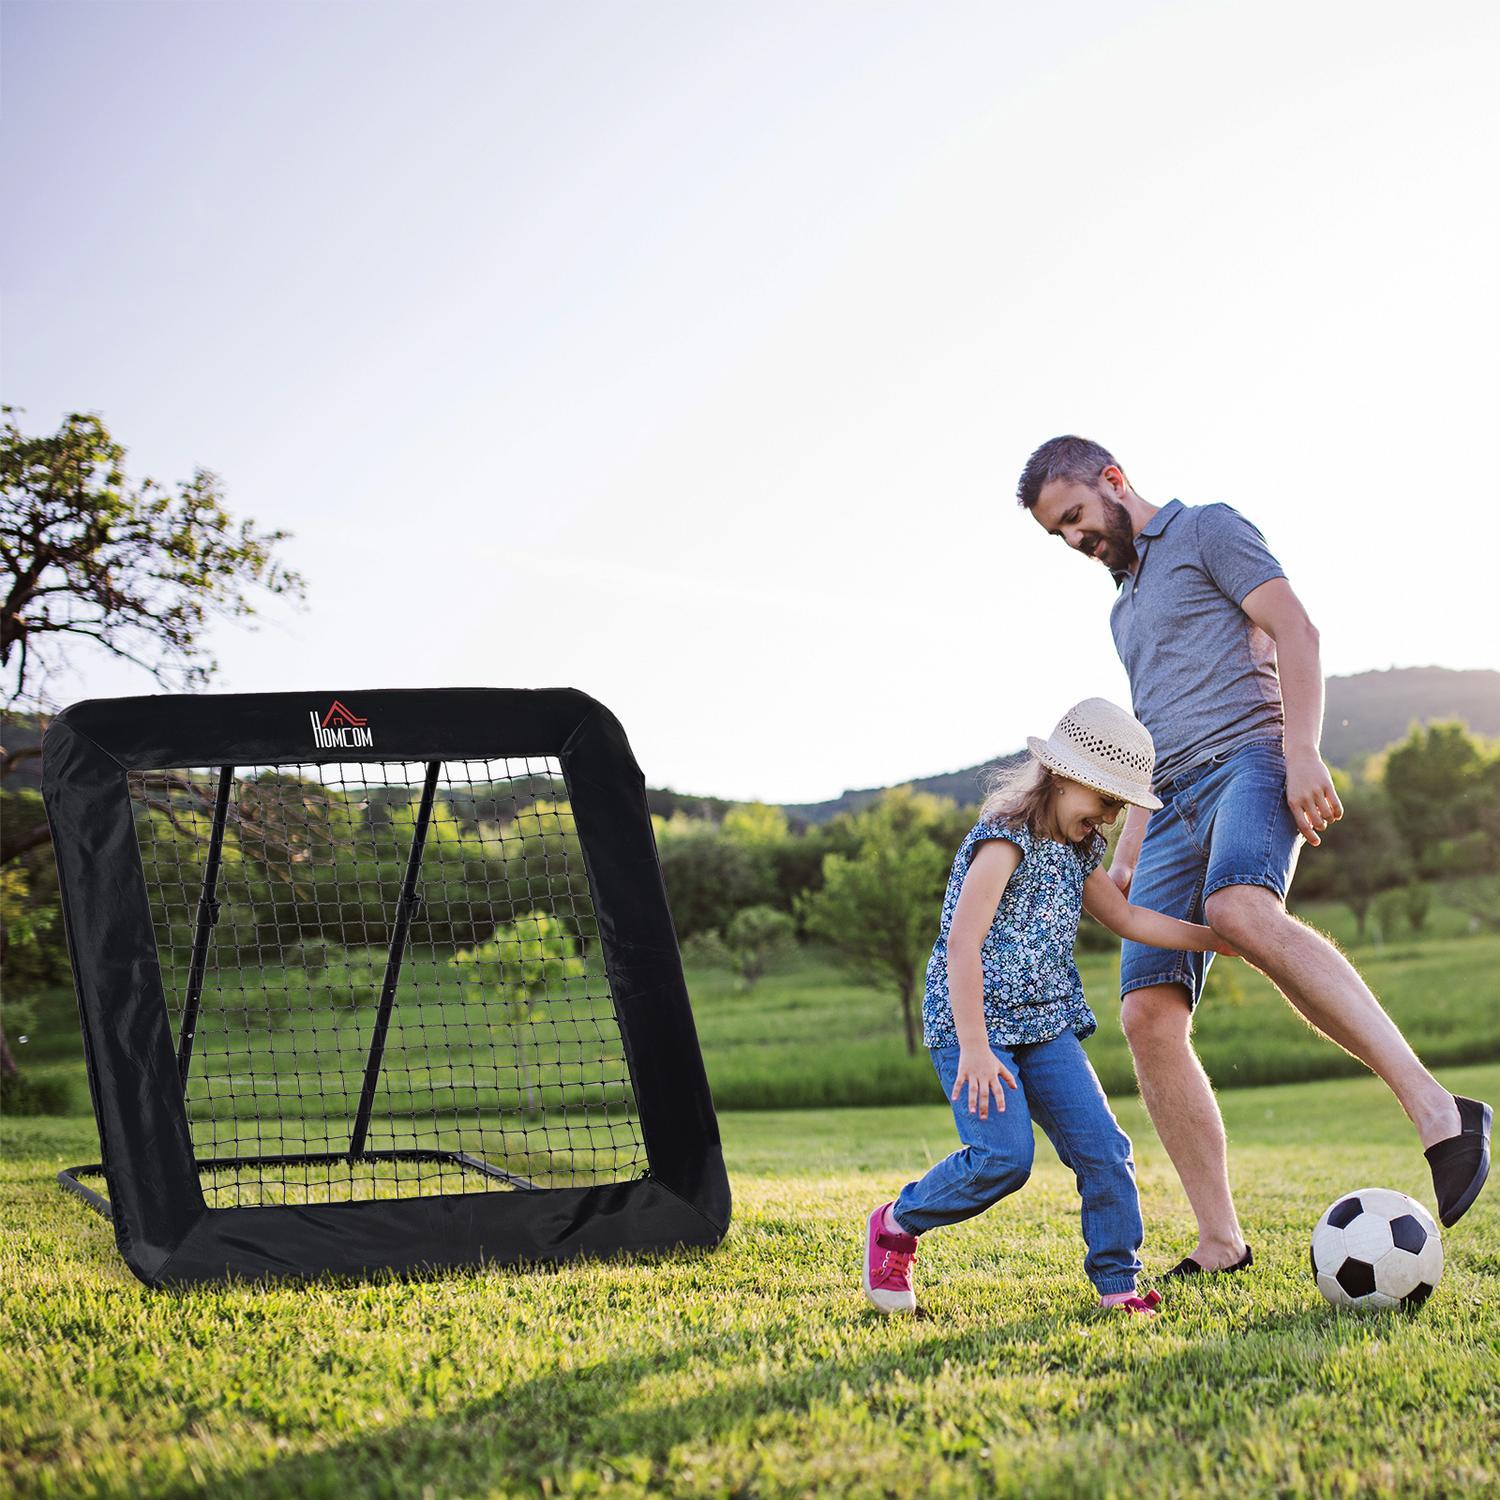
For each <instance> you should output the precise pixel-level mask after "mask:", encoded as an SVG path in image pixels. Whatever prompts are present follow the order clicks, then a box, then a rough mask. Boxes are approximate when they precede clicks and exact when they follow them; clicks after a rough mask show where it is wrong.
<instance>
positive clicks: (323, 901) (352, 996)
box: [128, 756, 648, 1208]
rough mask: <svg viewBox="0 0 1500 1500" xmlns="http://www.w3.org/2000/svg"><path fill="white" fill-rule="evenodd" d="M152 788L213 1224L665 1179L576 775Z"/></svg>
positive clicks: (161, 906)
mask: <svg viewBox="0 0 1500 1500" xmlns="http://www.w3.org/2000/svg"><path fill="white" fill-rule="evenodd" d="M128 781H129V789H130V797H131V803H132V809H133V813H134V824H135V830H136V836H137V840H138V843H139V848H140V856H141V864H142V868H143V871H144V874H145V878H146V888H147V893H148V897H149V902H150V908H151V919H152V926H153V929H154V934H155V939H156V950H157V955H158V958H159V961H160V964H161V970H162V982H163V991H164V994H165V998H166V1004H167V1008H168V1013H169V1016H170V1018H171V1023H172V1034H173V1040H174V1043H175V1046H176V1053H177V1065H178V1072H179V1080H180V1084H181V1087H182V1090H183V1100H184V1105H185V1109H186V1113H187V1121H188V1130H189V1134H190V1137H191V1143H192V1150H193V1155H194V1158H195V1162H196V1166H197V1169H198V1172H199V1175H200V1179H201V1183H202V1188H203V1193H204V1197H205V1201H206V1203H207V1204H208V1206H209V1207H212V1208H231V1207H258V1206H268V1205H296V1204H308V1203H337V1202H353V1201H358V1200H363V1199H373V1198H408V1197H418V1196H425V1195H430V1194H454V1193H477V1192H478V1193H492V1192H514V1191H516V1190H525V1189H531V1188H537V1189H542V1188H555V1187H580V1186H589V1185H593V1184H597V1183H608V1182H620V1181H625V1180H630V1179H635V1178H639V1177H642V1176H644V1175H646V1173H647V1171H648V1163H647V1155H646V1149H645V1146H644V1144H643V1140H642V1132H641V1127H640V1120H639V1116H638V1113H637V1110H636V1103H635V1098H634V1095H633V1092H632V1085H631V1077H630V1070H629V1068H628V1066H627V1061H626V1056H625V1050H624V1042H623V1037H622V1032H621V1027H620V1024H619V1019H618V1016H617V1013H616V1009H615V1005H614V1002H613V999H612V996H611V990H610V985H609V981H608V979H607V977H606V974H605V970H604V964H603V959H602V953H601V948H600V942H599V929H598V922H597V920H596V916H595V912H594V908H593V905H592V902H591V899H590V892H589V884H588V880H587V877H586V873H585V870H584V864H583V857H582V852H581V848H580V845H579V841H578V837H577V833H576V830H575V827H574V823H573V817H572V812H571V809H570V806H569V803H568V800H567V787H566V783H565V781H564V779H563V775H562V772H561V768H560V766H559V764H558V762H557V761H556V760H555V759H554V758H552V757H537V756H524V757H508V758H495V759H487V760H479V761H474V760H461V761H431V762H421V761H400V762H390V761H379V762H376V761H371V762H368V763H359V762H351V761H341V762H338V763H333V764H305V765H285V764H278V765H266V766H254V765H249V766H233V767H210V768H201V769H197V770H168V771H132V772H131V773H130V774H129V777H128Z"/></svg>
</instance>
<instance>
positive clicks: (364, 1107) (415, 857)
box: [349, 760, 441, 1161]
mask: <svg viewBox="0 0 1500 1500" xmlns="http://www.w3.org/2000/svg"><path fill="white" fill-rule="evenodd" d="M440 764H441V762H439V761H435V760H433V761H429V762H428V763H427V776H426V779H425V780H424V781H423V783H422V802H421V805H420V806H419V807H418V809H417V826H416V831H415V832H414V833H413V835H412V841H411V852H410V854H408V855H407V858H406V878H405V879H404V880H403V881H402V882H401V899H400V901H399V902H398V903H397V905H396V924H395V926H394V927H393V928H392V930H391V947H390V952H389V953H388V954H387V956H386V961H385V982H384V984H382V985H381V987H380V1009H379V1011H378V1012H377V1013H376V1016H375V1032H374V1035H372V1036H371V1038H370V1056H369V1058H368V1059H367V1060H366V1062H365V1082H364V1087H363V1088H362V1089H361V1090H360V1095H359V1113H358V1114H357V1115H356V1116H355V1117H354V1133H353V1134H352V1135H351V1136H350V1137H349V1158H350V1160H351V1161H352V1160H353V1159H354V1158H355V1157H356V1156H360V1155H362V1154H363V1153H364V1149H365V1136H366V1135H367V1134H368V1133H369V1129H370V1111H371V1110H372V1109H373V1108H374V1107H375V1086H376V1084H377V1083H379V1081H380V1063H381V1059H382V1058H383V1057H384V1056H385V1034H386V1031H387V1029H388V1028H389V1026H390V1024H391V1007H392V1006H393V1005H394V1004H395V1003H396V981H397V979H398V978H399V977H400V975H401V955H402V953H403V951H404V950H405V948H406V933H407V929H408V928H409V927H410V926H411V919H412V917H413V915H414V914H415V912H416V908H417V907H418V906H419V905H420V904H421V897H419V896H418V895H417V872H418V871H419V870H420V869H421V867H422V847H423V845H424V844H425V843H426V842H427V823H428V820H429V819H430V818H431V817H432V799H433V796H434V794H435V793H436V791H437V779H438V769H439V766H440Z"/></svg>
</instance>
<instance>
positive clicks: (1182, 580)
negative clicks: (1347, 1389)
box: [1017, 437, 1492, 1276]
mask: <svg viewBox="0 0 1500 1500" xmlns="http://www.w3.org/2000/svg"><path fill="white" fill-rule="evenodd" d="M1017 493H1018V497H1019V499H1020V503H1021V504H1022V505H1023V506H1024V507H1026V509H1028V510H1029V511H1030V512H1031V514H1032V516H1033V517H1034V519H1035V520H1036V522H1037V524H1038V525H1040V526H1041V527H1043V528H1044V529H1045V530H1046V531H1047V533H1048V534H1049V535H1052V536H1057V537H1060V538H1062V540H1063V541H1065V542H1066V543H1067V544H1068V546H1070V547H1072V548H1074V549H1075V550H1077V551H1079V552H1082V553H1084V554H1085V555H1086V556H1088V557H1091V558H1094V559H1096V560H1097V561H1099V562H1100V563H1102V564H1103V565H1104V566H1105V567H1106V568H1108V569H1109V572H1110V576H1111V577H1112V578H1113V579H1114V581H1115V584H1116V587H1117V593H1116V597H1115V602H1114V605H1113V608H1112V611H1111V615H1110V627H1111V630H1112V631H1113V634H1114V638H1115V646H1116V649H1117V650H1118V652H1119V654H1120V659H1121V661H1122V662H1123V663H1124V664H1125V669H1126V671H1127V672H1128V673H1129V676H1130V689H1131V698H1132V709H1133V712H1134V713H1135V716H1136V718H1138V719H1139V720H1140V721H1141V722H1142V723H1143V724H1144V725H1145V726H1146V728H1147V729H1148V730H1150V732H1151V736H1152V739H1153V740H1154V741H1155V744H1156V765H1155V769H1154V773H1153V778H1152V791H1153V792H1154V793H1155V795H1156V796H1157V797H1159V798H1160V799H1161V801H1162V804H1163V805H1162V807H1161V809H1160V810H1159V811H1156V812H1146V811H1144V810H1143V809H1141V808H1138V807H1132V808H1131V809H1130V812H1129V816H1128V817H1127V819H1126V823H1125V827H1124V829H1123V830H1122V832H1121V835H1120V839H1119V843H1118V846H1117V848H1116V850H1115V856H1114V860H1113V862H1112V864H1111V867H1110V876H1111V878H1112V879H1113V880H1114V882H1115V883H1116V885H1118V886H1119V888H1120V890H1121V892H1122V893H1127V892H1128V893H1129V894H1130V895H1131V897H1132V899H1133V900H1134V901H1136V902H1137V903H1138V904H1141V905H1144V906H1149V907H1152V908H1154V909H1156V910H1158V911H1164V912H1166V913H1167V914H1168V915H1169V916H1174V917H1178V918H1180V919H1182V920H1184V921H1189V922H1206V923H1207V924H1208V925H1209V926H1210V927H1212V928H1213V929H1214V930H1215V931H1216V932H1217V933H1219V934H1220V935H1221V936H1222V937H1224V938H1225V939H1227V941H1228V942H1229V943H1230V944H1232V945H1233V946H1234V947H1235V948H1237V949H1238V950H1239V951H1240V953H1241V954H1242V955H1243V956H1244V957H1245V959H1246V960H1247V961H1248V962H1250V963H1252V964H1254V966H1255V967H1256V968H1258V969H1260V970H1261V971H1262V972H1263V973H1265V974H1266V975H1268V976H1269V977H1270V979H1271V980H1272V981H1273V982H1274V983H1275V985H1276V986H1277V988H1278V989H1279V990H1280V991H1281V992H1282V994H1283V995H1285V996H1286V998H1287V1000H1288V1001H1289V1002H1290V1003H1291V1004H1292V1005H1293V1006H1294V1007H1295V1008H1296V1009H1297V1010H1298V1011H1300V1012H1301V1014H1302V1015H1303V1016H1304V1017H1305V1018H1306V1019H1307V1020H1308V1021H1310V1022H1311V1023H1312V1024H1313V1025H1314V1026H1315V1027H1317V1029H1318V1030H1319V1031H1321V1032H1323V1034H1324V1035H1325V1036H1328V1037H1331V1038H1332V1039H1333V1040H1334V1041H1335V1042H1337V1043H1338V1044H1339V1045H1340V1046H1341V1047H1343V1048H1344V1049H1345V1050H1346V1051H1348V1052H1350V1053H1352V1054H1353V1055H1354V1056H1355V1057H1357V1058H1359V1059H1360V1061H1361V1062H1363V1063H1365V1064H1366V1066H1368V1067H1369V1068H1371V1069H1372V1070H1373V1071H1374V1072H1375V1073H1377V1074H1378V1075H1379V1076H1380V1077H1381V1078H1382V1079H1383V1080H1384V1081H1385V1083H1386V1084H1387V1085H1388V1086H1389V1087H1390V1089H1391V1091H1392V1092H1393V1093H1394V1094H1395V1095H1396V1097H1397V1099H1399V1100H1400V1102H1401V1107H1402V1108H1403V1109H1404V1110H1405V1111H1406V1113H1407V1116H1408V1118H1409V1119H1410V1120H1411V1122H1412V1124H1413V1125H1414V1126H1415V1127H1416V1130H1417V1135H1418V1137H1419V1139H1420V1140H1421V1143H1422V1146H1423V1147H1424V1148H1425V1150H1426V1155H1427V1160H1428V1163H1429V1166H1430V1168H1431V1171H1432V1181H1433V1189H1434V1192H1435V1194H1436V1196H1437V1204H1438V1212H1439V1217H1440V1218H1441V1219H1442V1221H1443V1223H1444V1224H1445V1225H1446V1224H1453V1223H1455V1222H1457V1220H1458V1219H1459V1218H1460V1217H1461V1216H1462V1215H1463V1214H1464V1213H1465V1212H1466V1211H1467V1209H1468V1208H1469V1206H1470V1204H1472V1203H1473V1202H1474V1200H1475V1198H1477V1197H1478V1195H1479V1191H1480V1189H1481V1188H1482V1187H1483V1185H1484V1181H1485V1177H1486V1175H1487V1174H1488V1171H1489V1153H1490V1130H1491V1121H1492V1111H1491V1109H1490V1107H1489V1106H1488V1105H1487V1104H1483V1103H1480V1102H1479V1101H1477V1100H1472V1099H1464V1098H1462V1097H1459V1096H1455V1095H1453V1094H1450V1093H1449V1092H1448V1091H1447V1090H1446V1089H1444V1088H1443V1087H1442V1085H1441V1084H1439V1083H1438V1082H1437V1080H1436V1079H1435V1078H1433V1076H1432V1075H1431V1074H1430V1073H1429V1072H1428V1071H1427V1070H1426V1068H1424V1067H1423V1066H1422V1064H1421V1063H1420V1062H1419V1061H1418V1059H1417V1057H1416V1055H1415V1054H1414V1053H1413V1052H1412V1050H1411V1048H1410V1047H1409V1046H1408V1045H1407V1044H1406V1041H1405V1039H1404V1038H1403V1037H1402V1035H1401V1033H1400V1031H1399V1030H1398V1029H1397V1028H1396V1026H1395V1024H1394V1023H1393V1022H1392V1021H1391V1019H1390V1017H1389V1016H1387V1015H1386V1013H1385V1011H1384V1010H1383V1009H1382V1008H1381V1005H1380V1002H1379V1001H1378V1000H1376V998H1375V996H1374V995H1372V994H1371V993H1370V991H1369V989H1368V988H1367V987H1366V986H1365V983H1364V981H1363V980H1362V979H1361V978H1360V977H1359V975H1358V974H1357V973H1356V972H1355V971H1354V969H1353V967H1352V966H1351V965H1350V963H1349V962H1348V960H1347V959H1346V958H1345V957H1344V956H1343V954H1342V953H1340V952H1339V950H1338V949H1337V948H1335V947H1334V946H1333V945H1332V944H1331V943H1330V942H1328V941H1327V939H1325V938H1324V937H1323V936H1322V935H1321V934H1320V933H1318V932H1315V931H1314V930H1313V929H1312V928H1311V927H1309V926H1307V925H1306V924H1305V923H1303V922H1301V921H1299V920H1298V919H1297V918H1295V917H1293V916H1291V915H1289V914H1288V912H1287V910H1286V905H1285V902H1286V895H1287V890H1288V888H1289V887H1290V885H1291V880H1292V873H1293V871H1294V870H1295V868H1296V864H1297V856H1298V855H1299V853H1300V852H1301V849H1302V845H1303V843H1304V841H1305V842H1307V843H1311V844H1314V845H1316V844H1319V843H1321V842H1322V841H1321V839H1320V837H1319V835H1320V834H1321V833H1322V832H1323V830H1324V829H1326V828H1327V827H1328V826H1329V824H1331V823H1335V822H1337V821H1338V820H1339V819H1340V818H1341V817H1343V815H1344V810H1343V807H1342V806H1341V805H1340V803H1339V798H1338V793H1337V792H1336V791H1335V790H1334V786H1333V778H1332V777H1331V776H1330V774H1329V771H1328V767H1327V766H1326V765H1325V764H1324V763H1323V759H1322V756H1321V755H1320V753H1319V748H1318V747H1319V741H1320V739H1321V737H1322V728H1323V674H1322V668H1321V665H1320V661H1319V654H1318V631H1317V629H1316V628H1315V626H1314V625H1313V623H1312V621H1311V620H1309V619H1308V617H1307V612H1306V611H1305V610H1304V609H1303V607H1302V605H1301V603H1300V601H1299V600H1298V598H1297V596H1296V594H1294V593H1293V592H1292V587H1291V584H1290V583H1289V582H1288V581H1287V577H1286V574H1285V573H1284V572H1283V570H1282V568H1281V566H1280V564H1279V563H1278V562H1277V561H1276V559H1275V557H1273V556H1272V554H1271V552H1270V551H1269V549H1268V548H1267V546H1266V543H1265V538H1264V537H1263V536H1262V535H1261V533H1260V532H1259V531H1258V530H1257V529H1256V528H1255V527H1254V526H1253V525H1252V524H1251V523H1250V522H1249V521H1248V520H1246V519H1245V518H1244V517H1243V516H1241V515H1240V514H1239V513H1238V512H1237V511H1235V510H1233V509H1232V508H1231V507H1229V506H1227V505H1203V506H1186V505H1183V504H1182V503H1181V502H1180V501H1178V500H1173V501H1172V502H1171V503H1170V504H1169V505H1165V506H1155V505H1151V504H1149V503H1148V502H1147V501H1145V500H1143V499H1142V498H1141V497H1140V496H1139V495H1138V494H1136V492H1135V491H1134V490H1133V489H1132V488H1131V486H1130V482H1129V480H1128V479H1127V478H1126V477H1125V471H1124V470H1123V469H1122V468H1121V467H1120V465H1119V464H1118V463H1116V462H1115V460H1114V458H1113V457H1112V456H1111V455H1110V454H1109V452H1108V451H1106V450H1105V449H1104V448H1101V447H1100V446H1099V445H1098V444H1097V443H1092V442H1089V441H1087V440H1086V439H1084V438H1079V437H1060V438H1053V439H1052V440H1051V441H1050V442H1047V443H1043V444H1042V446H1041V447H1040V448H1038V449H1037V450H1036V452H1035V453H1033V454H1032V455H1031V458H1030V459H1029V460H1028V461H1027V464H1026V468H1025V471H1024V472H1023V473H1022V475H1021V482H1020V485H1019V487H1018V491H1017ZM1212 958H1213V955H1212V954H1195V953H1166V952H1163V951H1162V950H1160V949H1155V948H1148V947H1143V946H1142V945H1141V944H1138V943H1132V942H1129V941H1127V942H1126V943H1125V944H1124V945H1123V949H1122V953H1121V963H1120V993H1121V1003H1122V1010H1121V1021H1122V1024H1123V1026H1124V1030H1125V1036H1126V1038H1127V1040H1128V1041H1129V1043H1130V1050H1131V1055H1132V1057H1133V1058H1134V1061H1135V1069H1136V1075H1137V1077H1138V1078H1139V1080H1140V1088H1141V1095H1142V1097H1143V1099H1144V1100H1145V1103H1146V1108H1147V1110H1148V1111H1149V1112H1150V1115H1151V1121H1152V1123H1153V1124H1154V1125H1155V1127H1156V1132H1157V1134H1158V1135H1159V1136H1160V1137H1161V1141H1162V1144H1163V1146H1165V1147H1166V1150H1167V1154H1168V1155H1169V1156H1170V1157H1171V1159H1172V1165H1173V1166H1174V1167H1175V1168H1176V1170H1177V1174H1178V1176H1179V1177H1180V1178H1181V1179H1182V1185H1183V1187H1184V1189H1185V1190H1186V1192H1187V1195H1188V1200H1189V1202H1190V1203H1191V1204H1192V1207H1193V1212H1194V1214H1195V1215H1196V1217H1197V1220H1198V1243H1197V1245H1196V1246H1195V1248H1194V1249H1193V1252H1192V1254H1191V1255H1189V1256H1187V1257H1185V1258H1184V1259H1183V1260H1181V1261H1180V1262H1179V1263H1178V1264H1177V1265H1176V1266H1174V1267H1173V1268H1172V1270H1171V1271H1170V1272H1169V1273H1168V1274H1169V1275H1178V1276H1186V1275H1193V1274H1196V1273H1198V1272H1201V1271H1239V1270H1243V1269H1245V1268H1246V1267H1247V1266H1249V1265H1250V1264H1251V1262H1252V1256H1251V1252H1250V1247H1249V1246H1248V1244H1247V1243H1246V1241H1245V1236H1244V1234H1243V1232H1242V1230H1241V1228H1240V1223H1239V1220H1238V1218H1237V1217H1236V1215H1235V1208H1234V1200H1233V1198H1232V1197H1231V1195H1230V1191H1229V1177H1228V1173H1227V1170H1226V1164H1225V1140H1224V1124H1223V1120H1222V1118H1221V1117H1220V1114H1219V1108H1218V1104H1217V1101H1216V1100H1215V1099H1214V1095H1213V1090H1212V1088H1211V1086H1210V1084H1209V1081H1208V1077H1207V1075H1206V1074H1205V1073H1204V1071H1203V1067H1202V1064H1201V1063H1200V1062H1199V1061H1198V1056H1197V1053H1196V1052H1195V1051H1194V1050H1193V1045H1192V1042H1191V1040H1190V1035H1191V1030H1192V1012H1193V1008H1194V1006H1196V1004H1197V1003H1198V1000H1199V999H1200V998H1201V996H1202V993H1203V982H1204V979H1205V978H1206V976H1207V972H1208V967H1209V964H1210V963H1211V962H1212Z"/></svg>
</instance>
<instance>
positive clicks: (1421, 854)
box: [1385, 720, 1484, 866]
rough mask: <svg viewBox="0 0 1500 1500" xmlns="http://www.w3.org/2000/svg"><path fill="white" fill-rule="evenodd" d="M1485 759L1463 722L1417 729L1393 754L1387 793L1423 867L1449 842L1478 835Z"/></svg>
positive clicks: (1387, 768)
mask: <svg viewBox="0 0 1500 1500" xmlns="http://www.w3.org/2000/svg"><path fill="white" fill-rule="evenodd" d="M1483 770H1484V760H1483V756H1482V755H1481V753H1480V749H1479V746H1478V745H1477V744H1476V743H1475V741H1474V740H1473V739H1472V738H1471V737H1470V735H1469V733H1468V730H1467V729H1466V728H1465V727H1464V725H1463V724H1461V723H1459V722H1458V721H1457V720H1452V721H1449V722H1445V723H1431V724H1428V725H1426V726H1425V728H1424V727H1423V726H1420V725H1413V726H1412V730H1411V733H1410V734H1409V735H1408V736H1407V737H1406V739H1405V740H1404V741H1402V743H1401V744H1399V745H1397V746H1396V747H1395V748H1394V749H1392V750H1391V751H1389V752H1388V754H1387V756H1386V761H1385V789H1386V792H1387V793H1388V794H1389V796H1390V799H1391V808H1392V812H1393V814H1394V817H1395V822H1396V828H1397V830H1398V831H1399V832H1400V834H1401V837H1402V838H1403V839H1404V840H1405V842H1406V847H1407V850H1408V852H1409V853H1410V854H1411V857H1412V859H1413V860H1414V861H1415V862H1416V863H1417V864H1418V865H1419V866H1426V865H1428V864H1429V863H1430V859H1429V851H1431V850H1433V849H1434V848H1435V846H1436V845H1437V844H1438V843H1439V842H1440V841H1441V840H1443V839H1452V838H1462V837H1463V836H1464V835H1466V834H1469V833H1471V832H1473V830H1474V827H1475V823H1476V817H1475V814H1476V811H1477V809H1478V806H1479V801H1480V794H1481V783H1482V774H1483Z"/></svg>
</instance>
